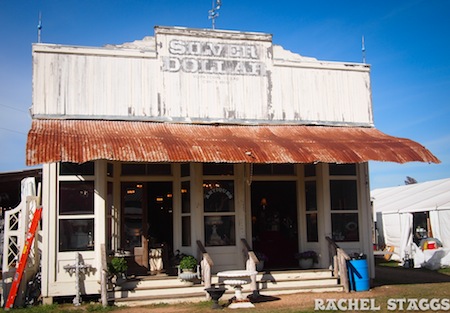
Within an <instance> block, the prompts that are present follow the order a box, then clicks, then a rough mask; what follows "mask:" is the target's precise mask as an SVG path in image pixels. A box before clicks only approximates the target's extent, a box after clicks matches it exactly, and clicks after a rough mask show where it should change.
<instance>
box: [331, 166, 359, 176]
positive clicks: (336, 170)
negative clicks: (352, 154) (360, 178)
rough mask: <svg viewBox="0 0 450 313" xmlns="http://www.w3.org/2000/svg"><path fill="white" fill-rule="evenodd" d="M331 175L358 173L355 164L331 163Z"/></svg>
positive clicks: (352, 174)
mask: <svg viewBox="0 0 450 313" xmlns="http://www.w3.org/2000/svg"><path fill="white" fill-rule="evenodd" d="M329 169H330V175H332V176H354V175H356V165H355V164H330V165H329Z"/></svg>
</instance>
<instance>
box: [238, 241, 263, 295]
mask: <svg viewBox="0 0 450 313" xmlns="http://www.w3.org/2000/svg"><path fill="white" fill-rule="evenodd" d="M241 242H242V245H243V246H244V248H243V249H242V252H243V253H244V258H246V259H247V261H246V262H245V269H246V270H247V271H256V264H258V263H259V259H258V257H257V256H256V254H255V252H254V251H253V249H252V248H251V247H250V245H249V244H248V242H247V240H246V239H245V238H241ZM250 279H251V282H250V288H251V290H252V291H253V294H257V293H258V288H257V285H256V275H252V276H250Z"/></svg>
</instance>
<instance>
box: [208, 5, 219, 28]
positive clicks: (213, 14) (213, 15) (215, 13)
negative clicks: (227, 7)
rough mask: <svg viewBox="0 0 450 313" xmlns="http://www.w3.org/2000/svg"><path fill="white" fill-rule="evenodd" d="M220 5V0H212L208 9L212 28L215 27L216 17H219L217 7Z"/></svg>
mask: <svg viewBox="0 0 450 313" xmlns="http://www.w3.org/2000/svg"><path fill="white" fill-rule="evenodd" d="M221 5H222V0H212V8H211V10H209V11H208V13H209V14H208V18H209V19H210V20H211V22H212V29H215V28H216V18H218V17H219V9H220V6H221Z"/></svg>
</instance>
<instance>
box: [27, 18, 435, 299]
mask: <svg viewBox="0 0 450 313" xmlns="http://www.w3.org/2000/svg"><path fill="white" fill-rule="evenodd" d="M32 115H33V123H32V127H31V130H30V132H29V136H28V142H27V163H28V164H29V165H34V164H43V188H42V192H43V194H42V195H43V196H42V202H43V207H44V213H43V223H42V246H43V251H45V253H43V254H42V263H41V264H42V284H43V285H42V292H43V296H44V297H45V298H47V299H51V298H52V297H57V296H65V295H71V294H73V293H74V279H73V277H71V276H70V275H69V274H68V273H67V271H65V270H64V266H65V265H68V264H72V263H73V262H74V255H75V253H76V252H80V253H81V255H82V258H83V260H84V262H85V263H86V264H90V265H92V266H93V268H94V269H97V270H96V271H93V272H92V273H90V274H89V275H87V276H86V277H85V280H84V291H85V293H87V294H98V293H99V288H100V287H99V284H98V281H99V280H100V272H101V271H100V269H101V258H102V254H101V246H102V244H104V245H105V246H106V248H107V250H108V251H122V250H124V251H127V252H128V255H129V257H128V259H129V264H130V269H129V274H130V275H132V274H136V275H138V274H139V275H149V274H151V273H152V270H154V268H152V266H151V264H150V263H151V258H150V255H151V252H152V251H153V250H152V249H158V248H161V247H163V250H164V253H166V256H167V257H166V258H164V262H163V265H162V266H163V269H162V270H166V271H168V270H169V267H170V266H171V264H170V256H171V255H172V254H173V253H175V251H176V250H180V251H181V252H183V253H188V254H192V255H195V256H197V255H198V252H197V245H196V242H197V241H200V242H201V243H202V244H203V245H204V246H205V248H206V250H207V251H208V253H209V255H210V256H211V258H212V259H213V260H214V267H213V269H212V270H213V273H215V272H217V271H221V270H227V269H241V268H244V267H245V261H246V260H245V256H244V255H243V254H242V249H243V243H242V241H241V239H245V240H246V241H247V242H248V243H249V244H250V246H252V248H253V249H254V250H255V251H258V252H262V253H264V254H265V255H266V256H268V260H267V262H266V266H267V267H268V268H271V269H278V270H283V269H292V268H295V267H297V266H298V263H297V260H296V259H295V254H296V253H298V252H301V251H305V250H314V251H316V252H317V253H318V254H319V263H318V264H316V267H317V268H329V267H330V258H329V252H328V251H329V249H328V244H327V241H326V236H328V237H330V238H333V239H334V240H335V241H336V242H337V243H338V244H339V245H340V246H341V247H342V248H344V249H345V250H346V251H347V253H353V252H356V253H365V254H367V255H368V256H369V258H368V262H369V267H370V268H371V272H372V275H373V262H372V259H371V258H370V256H371V255H372V252H371V251H372V238H371V213H370V196H369V174H368V163H367V162H368V161H369V160H380V161H392V162H399V163H403V162H410V161H421V162H435V163H438V162H439V160H438V159H437V158H436V157H435V156H433V155H432V154H431V153H430V152H429V151H428V150H427V149H425V148H424V147H422V146H421V145H420V144H418V143H416V142H413V141H411V140H408V139H403V138H396V137H392V136H389V135H386V134H383V133H382V132H380V131H378V130H377V129H376V128H375V127H374V124H373V116H372V102H371V84H370V66H369V65H367V64H355V63H341V62H327V61H319V60H316V59H314V58H309V57H303V56H301V55H299V54H295V53H292V52H290V51H287V50H285V49H283V48H282V47H280V46H277V45H274V44H273V43H272V36H271V35H270V34H264V33H248V32H234V31H222V30H202V29H187V28H175V27H155V34H154V36H153V37H146V38H144V39H142V40H138V41H134V42H130V43H125V44H123V45H111V46H105V47H75V46H62V45H54V44H35V45H33V107H32ZM158 270H160V268H158Z"/></svg>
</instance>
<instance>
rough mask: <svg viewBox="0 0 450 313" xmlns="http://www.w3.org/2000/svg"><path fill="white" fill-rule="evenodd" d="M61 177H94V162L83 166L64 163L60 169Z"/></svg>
mask: <svg viewBox="0 0 450 313" xmlns="http://www.w3.org/2000/svg"><path fill="white" fill-rule="evenodd" d="M59 173H60V175H94V162H86V163H82V164H78V163H70V162H64V163H61V165H60V167H59Z"/></svg>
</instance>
